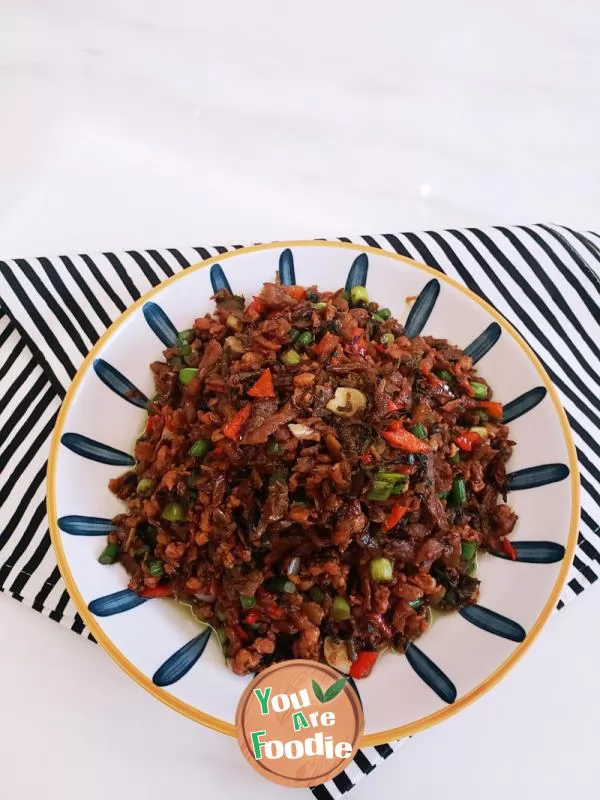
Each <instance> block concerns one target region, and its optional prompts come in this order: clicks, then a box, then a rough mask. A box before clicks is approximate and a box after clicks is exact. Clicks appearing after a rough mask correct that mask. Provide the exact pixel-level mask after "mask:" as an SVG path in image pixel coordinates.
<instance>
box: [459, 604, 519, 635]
mask: <svg viewBox="0 0 600 800" xmlns="http://www.w3.org/2000/svg"><path fill="white" fill-rule="evenodd" d="M458 613H459V614H460V615H461V617H463V619H466V620H467V621H468V622H470V623H472V624H473V625H477V627H478V628H481V629H482V630H484V631H487V632H488V633H493V634H494V636H501V637H502V638H503V639H510V641H511V642H522V641H524V640H525V636H526V635H527V634H526V633H525V629H524V628H523V627H522V626H521V625H519V623H518V622H514V620H512V619H509V618H508V617H503V616H502V614H498V613H497V612H496V611H492V610H491V609H489V608H485V607H484V606H479V605H472V606H464V608H461V609H460V610H459V612H458Z"/></svg>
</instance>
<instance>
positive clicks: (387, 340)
mask: <svg viewBox="0 0 600 800" xmlns="http://www.w3.org/2000/svg"><path fill="white" fill-rule="evenodd" d="M395 340H396V337H395V336H394V334H393V333H384V334H383V336H382V337H381V339H380V340H379V341H380V342H381V344H385V345H388V344H394V342H395Z"/></svg>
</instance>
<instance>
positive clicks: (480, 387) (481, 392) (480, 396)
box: [469, 381, 488, 400]
mask: <svg viewBox="0 0 600 800" xmlns="http://www.w3.org/2000/svg"><path fill="white" fill-rule="evenodd" d="M469 383H470V384H471V389H472V390H473V397H474V398H475V399H476V400H485V398H486V397H487V396H488V387H487V386H486V385H485V383H478V382H477V381H469Z"/></svg>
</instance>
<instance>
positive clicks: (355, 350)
mask: <svg viewBox="0 0 600 800" xmlns="http://www.w3.org/2000/svg"><path fill="white" fill-rule="evenodd" d="M363 333H364V331H363V329H362V328H352V331H351V332H350V336H351V341H350V342H349V344H347V345H346V352H348V353H352V354H353V355H356V356H364V355H365V353H366V352H367V342H366V341H365V340H364V339H363Z"/></svg>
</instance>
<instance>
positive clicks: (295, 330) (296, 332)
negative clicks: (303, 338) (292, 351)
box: [290, 328, 301, 342]
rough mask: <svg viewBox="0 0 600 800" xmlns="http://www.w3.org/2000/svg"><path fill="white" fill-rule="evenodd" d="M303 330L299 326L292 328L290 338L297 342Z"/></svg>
mask: <svg viewBox="0 0 600 800" xmlns="http://www.w3.org/2000/svg"><path fill="white" fill-rule="evenodd" d="M300 333H301V331H299V330H298V328H290V339H291V340H292V342H295V341H296V339H297V338H298V337H299V336H300Z"/></svg>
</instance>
